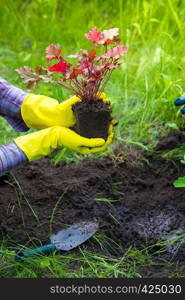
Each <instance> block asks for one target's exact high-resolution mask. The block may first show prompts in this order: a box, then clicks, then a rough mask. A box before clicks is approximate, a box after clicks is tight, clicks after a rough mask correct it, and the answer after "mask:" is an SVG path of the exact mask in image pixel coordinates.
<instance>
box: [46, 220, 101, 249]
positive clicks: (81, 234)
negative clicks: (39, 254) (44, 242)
mask: <svg viewBox="0 0 185 300" xmlns="http://www.w3.org/2000/svg"><path fill="white" fill-rule="evenodd" d="M97 230H98V223H97V222H95V221H93V222H86V221H85V222H80V223H77V224H74V225H72V226H70V227H68V228H66V229H63V230H61V231H59V232H58V233H57V234H53V235H52V236H51V237H50V240H51V243H53V244H54V245H55V247H56V248H57V249H58V250H63V251H68V250H71V249H73V248H75V247H77V246H79V245H80V244H82V243H84V242H85V241H86V240H88V239H89V238H90V237H91V236H92V235H93V234H95V232H96V231H97Z"/></svg>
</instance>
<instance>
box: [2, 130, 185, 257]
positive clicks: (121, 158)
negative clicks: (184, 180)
mask: <svg viewBox="0 0 185 300" xmlns="http://www.w3.org/2000/svg"><path fill="white" fill-rule="evenodd" d="M177 136H178V138H179V135H177ZM177 136H176V135H175V134H173V135H172V136H171V137H170V138H173V139H174V140H175V139H177ZM161 142H162V141H160V143H161ZM163 144H164V143H163ZM158 147H159V145H158ZM163 148H165V146H164V145H163ZM167 148H168V146H167V147H166V148H165V149H167ZM180 176H185V169H184V165H182V164H180V163H179V162H176V163H174V162H171V161H167V160H165V159H162V158H160V157H157V156H156V155H155V156H154V155H153V154H151V153H145V155H144V156H143V158H142V159H141V158H139V156H137V155H134V154H128V155H123V154H120V155H118V156H117V158H116V160H115V159H114V160H113V159H111V158H108V157H106V158H100V159H90V158H85V159H83V160H82V161H81V162H80V163H78V164H72V165H69V164H67V163H65V162H61V163H60V164H59V165H57V166H54V165H53V164H52V163H51V162H50V160H49V159H42V160H38V161H36V162H33V163H29V164H28V163H27V164H25V165H24V166H22V167H20V168H18V169H16V170H14V171H13V172H12V173H11V174H7V175H6V176H3V177H1V178H0V216H1V224H0V225H1V231H2V234H3V235H7V234H8V236H9V237H10V238H11V239H14V240H15V241H17V242H19V243H21V244H27V245H28V246H33V242H34V243H35V246H36V245H39V240H40V241H42V242H43V243H44V242H47V241H48V239H49V235H50V234H51V233H56V232H57V231H58V230H60V229H62V228H64V227H65V226H66V225H70V224H73V223H75V222H78V221H81V220H92V219H94V218H96V219H97V220H98V221H99V225H100V226H99V232H100V233H104V234H105V235H106V236H108V237H109V238H110V239H112V240H113V241H115V242H116V243H118V244H119V245H120V248H118V247H117V248H116V249H114V243H113V242H111V241H110V244H109V246H108V247H107V252H108V253H109V254H110V255H114V256H119V255H122V254H123V253H124V251H125V250H126V249H128V247H129V246H131V245H135V246H136V247H137V248H139V249H141V248H143V247H145V246H146V245H152V244H153V243H155V242H156V241H157V240H159V239H164V238H165V237H166V236H167V237H168V238H170V236H172V235H173V236H174V235H178V234H182V233H185V189H184V188H175V187H174V186H173V182H174V180H175V179H177V178H178V177H180ZM105 199H109V200H115V201H114V202H113V201H112V202H110V203H108V202H106V201H105ZM33 211H34V213H33ZM34 214H35V216H34ZM36 216H37V218H36ZM174 230H175V231H176V232H175V233H172V231H174ZM167 237H166V238H167ZM86 246H87V248H88V249H89V250H93V251H98V252H101V251H102V250H101V249H100V246H99V245H98V243H97V244H96V242H95V241H94V242H92V241H89V242H87V243H86ZM165 255H167V257H169V256H170V257H173V258H174V257H176V258H177V259H178V260H185V251H184V246H183V245H182V246H180V247H179V246H177V247H176V246H173V247H172V246H171V247H169V248H168V251H167V252H166V254H165Z"/></svg>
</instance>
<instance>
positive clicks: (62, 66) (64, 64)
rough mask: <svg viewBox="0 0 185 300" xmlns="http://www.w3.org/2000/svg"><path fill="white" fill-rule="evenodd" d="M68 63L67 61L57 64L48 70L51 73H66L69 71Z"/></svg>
mask: <svg viewBox="0 0 185 300" xmlns="http://www.w3.org/2000/svg"><path fill="white" fill-rule="evenodd" d="M67 64H68V63H67V62H66V61H60V62H59V63H58V64H55V65H53V66H49V67H48V70H49V71H50V72H61V73H66V71H67Z"/></svg>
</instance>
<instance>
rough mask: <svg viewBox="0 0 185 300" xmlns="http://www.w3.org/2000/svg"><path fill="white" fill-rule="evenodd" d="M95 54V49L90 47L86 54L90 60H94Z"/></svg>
mask: <svg viewBox="0 0 185 300" xmlns="http://www.w3.org/2000/svg"><path fill="white" fill-rule="evenodd" d="M95 56H96V50H95V49H92V50H91V51H90V52H89V54H88V57H89V60H90V62H92V61H93V60H94V58H95Z"/></svg>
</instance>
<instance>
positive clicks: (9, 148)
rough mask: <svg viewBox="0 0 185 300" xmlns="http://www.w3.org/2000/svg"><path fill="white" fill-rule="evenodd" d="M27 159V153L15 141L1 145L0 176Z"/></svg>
mask: <svg viewBox="0 0 185 300" xmlns="http://www.w3.org/2000/svg"><path fill="white" fill-rule="evenodd" d="M26 161H28V159H27V157H26V155H25V154H24V152H22V150H21V149H19V148H18V147H17V145H16V144H15V143H14V142H11V143H9V144H7V145H4V146H0V176H1V175H3V174H4V173H6V172H9V171H11V170H12V169H13V168H15V167H17V166H19V165H21V164H22V163H24V162H26Z"/></svg>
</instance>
